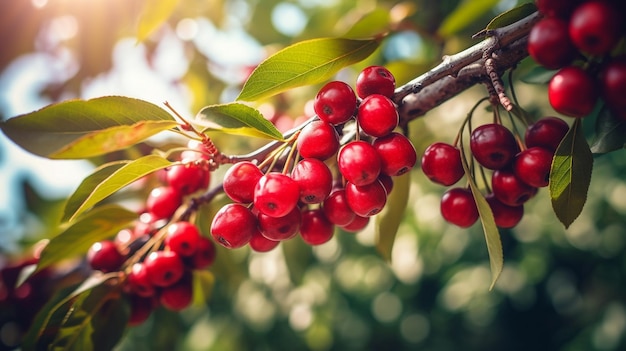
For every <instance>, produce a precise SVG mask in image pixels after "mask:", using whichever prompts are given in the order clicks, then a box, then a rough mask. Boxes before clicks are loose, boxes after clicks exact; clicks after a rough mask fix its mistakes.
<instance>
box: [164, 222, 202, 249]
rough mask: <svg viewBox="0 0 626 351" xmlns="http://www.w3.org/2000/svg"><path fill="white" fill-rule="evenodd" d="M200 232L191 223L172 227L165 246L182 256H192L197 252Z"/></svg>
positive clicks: (182, 223) (169, 228)
mask: <svg viewBox="0 0 626 351" xmlns="http://www.w3.org/2000/svg"><path fill="white" fill-rule="evenodd" d="M199 240H200V231H199V230H198V228H197V227H196V226H195V225H194V224H192V223H189V222H185V221H181V222H177V223H174V224H172V225H170V226H169V227H168V228H167V235H166V236H165V245H167V246H168V247H169V248H170V250H172V251H175V252H176V253H177V254H179V255H180V256H183V257H184V256H191V255H193V254H194V253H195V252H196V248H197V246H198V241H199Z"/></svg>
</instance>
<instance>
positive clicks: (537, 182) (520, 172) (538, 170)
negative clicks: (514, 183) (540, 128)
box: [513, 147, 554, 188]
mask: <svg viewBox="0 0 626 351" xmlns="http://www.w3.org/2000/svg"><path fill="white" fill-rule="evenodd" d="M552 156H554V153H553V152H552V151H550V150H547V149H544V148H541V147H531V148H528V149H526V150H524V151H522V152H520V153H519V154H517V156H515V161H513V171H514V172H515V175H517V177H518V178H519V179H520V180H521V181H523V182H524V183H526V184H528V185H530V186H533V187H536V188H541V187H544V186H547V185H548V181H549V178H550V168H551V167H552Z"/></svg>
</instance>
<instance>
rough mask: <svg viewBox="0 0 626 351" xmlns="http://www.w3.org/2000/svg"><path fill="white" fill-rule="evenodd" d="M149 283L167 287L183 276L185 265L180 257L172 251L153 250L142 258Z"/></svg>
mask: <svg viewBox="0 0 626 351" xmlns="http://www.w3.org/2000/svg"><path fill="white" fill-rule="evenodd" d="M144 265H145V266H146V271H147V273H148V279H149V280H150V283H152V285H154V286H158V287H167V286H171V285H173V284H174V283H176V282H177V281H178V280H180V278H181V277H182V276H183V273H184V272H185V266H184V264H183V260H182V259H181V257H180V256H179V255H178V254H177V253H176V252H174V251H154V252H152V253H150V254H149V255H148V257H146V259H145V260H144Z"/></svg>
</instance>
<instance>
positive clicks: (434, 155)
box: [422, 142, 465, 186]
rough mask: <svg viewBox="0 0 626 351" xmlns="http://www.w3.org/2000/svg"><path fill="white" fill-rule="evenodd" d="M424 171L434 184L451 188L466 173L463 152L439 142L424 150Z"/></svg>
mask: <svg viewBox="0 0 626 351" xmlns="http://www.w3.org/2000/svg"><path fill="white" fill-rule="evenodd" d="M422 171H423V172H424V175H426V177H428V179H430V180H431V181H432V182H435V183H438V184H441V185H445V186H450V185H452V184H454V183H456V182H458V181H459V180H460V179H461V178H463V175H464V174H465V171H464V170H463V164H462V163H461V151H460V150H459V149H458V148H457V147H456V146H452V145H450V144H446V143H441V142H437V143H434V144H431V145H430V146H428V147H427V148H426V150H424V155H423V156H422Z"/></svg>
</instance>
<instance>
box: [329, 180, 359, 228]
mask: <svg viewBox="0 0 626 351" xmlns="http://www.w3.org/2000/svg"><path fill="white" fill-rule="evenodd" d="M322 210H323V211H324V214H325V215H326V218H328V220H329V221H331V223H333V224H336V225H339V226H343V225H347V224H349V223H350V222H352V220H353V219H354V217H355V216H356V214H355V213H354V211H352V209H351V208H350V206H349V205H348V200H347V199H346V191H345V189H337V190H335V191H333V192H332V193H331V194H330V195H329V196H328V198H326V200H324V203H323V204H322Z"/></svg>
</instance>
